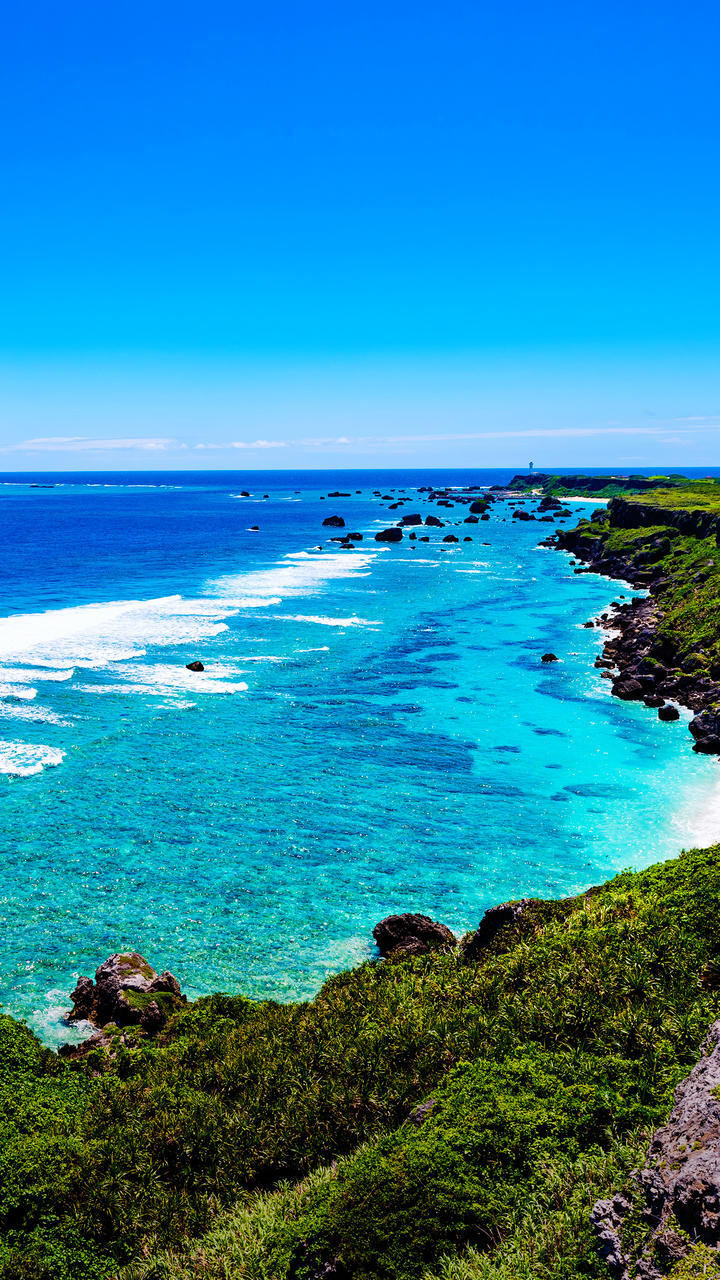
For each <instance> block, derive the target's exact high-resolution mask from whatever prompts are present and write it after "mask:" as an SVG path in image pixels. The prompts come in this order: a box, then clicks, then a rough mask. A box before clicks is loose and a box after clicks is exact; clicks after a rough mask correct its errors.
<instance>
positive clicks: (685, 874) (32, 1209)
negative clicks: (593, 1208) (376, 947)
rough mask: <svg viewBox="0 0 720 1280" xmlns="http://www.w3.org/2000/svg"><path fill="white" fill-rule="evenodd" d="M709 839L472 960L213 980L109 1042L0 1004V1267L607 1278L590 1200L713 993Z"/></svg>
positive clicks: (719, 871) (563, 908) (516, 930)
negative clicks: (74, 1050) (253, 989)
mask: <svg viewBox="0 0 720 1280" xmlns="http://www.w3.org/2000/svg"><path fill="white" fill-rule="evenodd" d="M718 854H720V849H718V848H714V849H710V850H705V851H694V852H692V853H689V854H685V855H683V856H682V857H681V858H680V859H678V860H677V861H674V862H671V863H667V864H665V865H662V866H658V867H655V868H651V869H650V870H649V871H646V872H643V873H641V874H637V875H631V874H626V875H624V876H620V877H618V878H617V879H616V880H614V881H612V882H610V884H608V885H606V886H604V887H603V888H601V889H600V890H597V891H594V892H592V893H591V894H590V895H587V896H585V897H583V898H581V899H577V900H569V901H566V902H563V903H548V904H543V903H537V904H535V906H534V908H533V909H532V910H531V911H530V912H529V913H528V915H527V916H526V918H525V919H524V921H521V922H520V923H518V924H516V925H513V926H509V927H508V930H507V931H506V933H505V935H502V934H501V935H500V936H499V938H498V939H497V940H496V942H495V943H494V944H493V950H492V953H490V954H488V955H487V956H486V957H485V958H484V959H483V961H482V962H481V963H474V964H467V963H463V962H462V960H461V959H460V958H459V956H457V955H436V956H430V957H427V958H419V959H409V960H404V961H402V962H395V963H388V962H385V963H377V964H366V965H364V966H362V967H361V968H359V969H357V970H355V971H353V972H350V973H343V974H340V975H338V976H337V977H335V978H333V979H332V980H331V981H330V982H328V983H327V984H326V985H325V987H324V988H323V989H322V991H321V992H320V994H319V995H318V997H317V998H316V999H315V1000H314V1001H312V1002H311V1003H308V1004H298V1005H277V1004H273V1003H253V1002H249V1001H245V1000H243V999H240V998H231V997H226V996H216V997H212V998H210V999H207V1000H201V1001H197V1002H196V1003H195V1004H193V1005H190V1006H188V1007H187V1008H186V1009H185V1010H183V1011H182V1012H180V1013H179V1014H178V1015H176V1017H175V1018H174V1020H173V1022H172V1023H171V1025H170V1027H169V1029H168V1030H167V1031H166V1032H165V1033H164V1034H163V1036H162V1038H161V1039H160V1040H157V1041H147V1040H144V1039H143V1037H142V1035H141V1034H140V1033H132V1035H134V1036H135V1037H136V1038H135V1041H134V1042H131V1043H130V1044H129V1045H125V1046H119V1047H118V1049H117V1052H116V1053H115V1055H114V1056H112V1055H111V1056H110V1057H109V1058H108V1057H107V1055H106V1056H104V1057H103V1056H102V1055H100V1054H98V1056H97V1058H96V1059H95V1060H90V1061H89V1062H86V1063H81V1062H78V1063H68V1062H63V1061H62V1060H59V1059H57V1058H56V1057H54V1056H53V1055H51V1054H49V1053H47V1052H46V1051H44V1050H42V1049H41V1048H40V1046H39V1045H38V1044H37V1042H36V1041H35V1040H34V1039H33V1037H32V1036H31V1035H30V1033H29V1032H28V1031H27V1030H26V1029H24V1028H22V1027H20V1026H19V1025H18V1024H17V1023H14V1022H12V1021H11V1020H10V1019H3V1020H2V1024H1V1025H0V1054H1V1055H2V1056H1V1059H0V1060H1V1061H2V1067H3V1070H2V1092H1V1094H0V1116H1V1117H2V1120H1V1123H2V1143H1V1154H0V1240H1V1241H2V1243H0V1276H3V1277H4V1278H5V1280H11V1278H12V1280H16V1278H18V1277H19V1278H21V1280H22V1278H24V1277H27V1278H32V1280H40V1278H43V1280H50V1278H51V1277H52V1280H71V1278H72V1280H75V1277H77V1276H79V1275H82V1276H83V1277H90V1278H92V1277H105V1276H111V1275H115V1274H117V1273H118V1271H119V1270H120V1268H121V1267H122V1266H123V1265H125V1266H129V1269H128V1270H127V1271H126V1275H127V1276H128V1277H131V1276H140V1275H142V1276H146V1277H150V1276H155V1277H160V1276H172V1277H180V1276H183V1277H185V1276H191V1275H197V1276H204V1277H216V1276H217V1277H219V1276H230V1275H232V1276H238V1277H244V1276H247V1277H265V1278H267V1280H269V1278H270V1277H272V1280H284V1278H287V1280H290V1278H291V1277H293V1278H295V1280H313V1278H314V1277H319V1276H326V1277H328V1278H330V1277H333V1276H334V1277H347V1276H352V1277H353V1278H355V1277H357V1278H358V1280H360V1278H361V1277H366V1278H367V1280H370V1278H373V1280H375V1278H377V1280H410V1278H413V1277H417V1278H418V1280H420V1277H422V1276H425V1275H430V1276H433V1277H438V1278H440V1277H447V1280H451V1278H452V1280H469V1277H474V1276H478V1277H488V1278H489V1277H491V1276H493V1277H497V1278H498V1280H500V1278H501V1277H504V1276H505V1275H508V1276H509V1275H513V1276H522V1275H527V1276H528V1277H529V1276H547V1277H552V1278H553V1280H561V1278H563V1280H565V1278H566V1277H570V1276H581V1275H587V1276H592V1275H599V1274H600V1272H599V1271H598V1269H597V1266H596V1263H595V1261H594V1257H593V1252H592V1248H591V1243H590V1240H589V1236H588V1228H587V1212H588V1209H589V1205H590V1203H591V1201H592V1199H593V1198H594V1197H595V1196H596V1194H600V1193H601V1192H602V1190H603V1189H604V1188H605V1187H606V1185H607V1186H611V1185H613V1184H614V1183H615V1182H616V1180H617V1176H618V1170H620V1169H623V1168H625V1167H626V1166H627V1164H628V1162H632V1159H633V1150H634V1148H635V1147H636V1144H637V1141H638V1135H639V1134H642V1133H643V1131H645V1130H647V1129H648V1127H650V1126H652V1125H654V1124H656V1123H657V1122H659V1121H660V1120H661V1119H662V1118H663V1116H664V1115H665V1114H666V1113H667V1109H668V1105H669V1101H670V1098H671V1094H672V1090H673V1087H674V1085H675V1084H676V1082H677V1081H678V1079H680V1078H681V1077H682V1076H683V1075H684V1074H685V1073H686V1072H687V1069H688V1068H689V1066H690V1065H691V1064H692V1062H693V1060H694V1058H695V1057H696V1054H697V1050H698V1046H699V1044H700V1042H701V1040H702V1038H703V1035H704V1032H705V1029H706V1027H707V1025H708V1022H709V1021H710V1020H711V1018H712V1017H713V1016H714V1015H715V1014H716V1010H717V1003H718V1001H717V997H716V996H715V995H714V994H713V993H711V992H707V991H705V990H704V989H703V988H702V987H701V986H700V985H699V984H698V976H699V974H700V972H701V970H702V968H703V966H704V965H705V964H706V962H707V961H708V960H709V959H711V958H713V957H714V956H715V955H716V952H717V950H718V935H717V918H718V911H719V909H720V861H719V859H718ZM430 1103H431V1104H432V1105H426V1104H430ZM208 1231H211V1233H212V1234H211V1235H209V1236H208V1237H207V1238H205V1239H203V1241H202V1242H201V1244H200V1245H193V1244H192V1240H193V1238H195V1237H198V1236H201V1235H202V1234H203V1233H207V1232H208ZM168 1254H169V1256H168ZM453 1258H454V1259H456V1262H452V1259H453ZM508 1267H510V1270H507V1268H508ZM223 1268H225V1270H223ZM503 1268H505V1270H503Z"/></svg>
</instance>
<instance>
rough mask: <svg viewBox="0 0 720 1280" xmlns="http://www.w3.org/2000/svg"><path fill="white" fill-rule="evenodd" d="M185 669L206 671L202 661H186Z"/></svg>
mask: <svg viewBox="0 0 720 1280" xmlns="http://www.w3.org/2000/svg"><path fill="white" fill-rule="evenodd" d="M185 670H186V671H204V670H205V668H204V666H203V664H202V662H186V663H185Z"/></svg>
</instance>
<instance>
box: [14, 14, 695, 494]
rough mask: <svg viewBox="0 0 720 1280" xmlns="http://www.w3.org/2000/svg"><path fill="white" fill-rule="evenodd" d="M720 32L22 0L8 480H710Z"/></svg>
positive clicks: (582, 17)
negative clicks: (273, 473)
mask: <svg viewBox="0 0 720 1280" xmlns="http://www.w3.org/2000/svg"><path fill="white" fill-rule="evenodd" d="M719 35H720V10H718V7H717V4H716V3H715V2H714V0H712V2H711V0H707V2H706V3H696V2H695V0H690V3H684V4H679V3H674V4H669V3H666V0H652V3H649V2H647V0H632V3H628V0H623V2H622V3H619V2H618V0H604V3H603V4H588V3H582V2H578V0H558V2H556V3H543V2H542V0H539V2H538V0H533V2H532V3H530V2H529V0H522V2H520V3H518V2H516V3H512V0H509V2H508V0H505V2H504V3H501V0H495V2H494V3H492V4H489V3H486V2H484V0H472V2H468V3H464V2H463V3H460V2H458V0H442V3H440V2H439V0H437V2H436V3H432V4H431V3H428V2H427V0H414V2H413V3H412V4H410V3H406V2H405V0H382V3H380V2H379V0H363V3H362V4H358V3H355V2H354V0H344V2H343V3H338V0H334V2H333V3H330V2H329V0H322V2H318V0H305V2H304V3H303V4H299V3H294V4H293V3H289V2H288V0H279V2H276V3H272V0H269V3H266V4H264V5H259V4H252V5H251V4H248V3H244V2H243V0H204V2H203V3H202V4H199V3H198V2H197V0H193V3H188V2H187V0H172V3H170V2H169V0H144V2H143V3H142V4H139V3H138V2H137V0H126V2H125V3H124V4H122V5H120V4H118V3H107V2H106V3H103V4H98V3H97V0H94V2H93V3H89V2H88V0H73V3H72V4H69V5H58V4H57V0H52V3H51V2H49V0H45V2H41V3H38V2H36V0H24V3H23V4H21V5H20V4H18V5H14V6H11V5H7V6H6V7H5V11H4V14H3V27H2V45H1V48H2V53H1V54H0V58H1V59H2V75H1V76H0V112H1V114H2V120H3V128H2V133H1V135H0V138H1V143H0V145H1V147H2V154H1V156H0V183H1V184H2V193H1V198H0V281H1V284H0V289H1V294H0V296H1V297H2V307H1V308H0V470H11V469H17V470H22V469H25V468H33V469H35V468H43V467H46V468H47V469H55V468H59V467H67V468H71V469H77V468H81V467H88V468H102V469H109V468H123V469H124V468H129V467H136V466H137V467H142V468H149V467H153V466H157V467H162V468H165V467H175V466H179V467H202V466H207V467H214V468H217V467H224V466H228V467H244V466H248V467H263V468H265V467H268V466H277V467H294V466H308V467H319V466H335V465H342V466H366V467H370V466H374V465H376V464H377V465H382V466H399V467H405V466H422V465H426V464H427V465H435V464H443V465H456V466H492V465H510V466H513V465H516V464H518V465H524V464H525V462H526V461H528V460H529V458H531V457H532V458H533V459H534V461H535V463H536V465H537V466H538V467H541V466H542V465H543V464H557V463H566V464H568V465H578V464H582V463H586V464H588V465H598V466H599V465H604V464H606V463H607V464H614V465H618V466H619V465H622V466H632V465H633V464H637V465H640V464H648V465H652V464H654V463H658V464H666V463H667V464H674V465H681V464H686V465H704V464H719V463H720V385H719V364H718V358H717V357H718V339H719V338H720V237H719V235H718V228H719V227H720V199H719V195H720V164H719V163H718V160H719V148H718V142H719V137H720V129H719V125H720V95H719V94H718V65H719V62H720V47H719V40H718V37H719Z"/></svg>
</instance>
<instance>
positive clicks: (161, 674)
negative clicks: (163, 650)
mask: <svg viewBox="0 0 720 1280" xmlns="http://www.w3.org/2000/svg"><path fill="white" fill-rule="evenodd" d="M106 670H107V671H109V672H110V673H111V674H112V675H115V676H117V677H119V678H120V680H121V681H122V683H121V684H102V683H100V682H98V683H97V684H91V685H76V686H75V687H76V689H78V690H79V691H80V692H82V693H108V692H112V693H147V694H151V695H153V696H161V697H167V695H168V694H173V693H177V692H180V693H244V692H245V690H246V689H247V684H246V683H245V681H244V680H236V679H234V678H228V677H235V676H237V675H240V674H242V673H241V672H240V671H238V669H237V668H232V669H230V668H227V667H223V666H221V665H220V664H219V663H218V664H217V665H216V667H215V668H214V669H213V668H212V667H206V669H205V671H188V670H187V669H186V668H185V667H182V666H179V665H178V666H176V665H175V664H173V663H161V662H158V663H152V662H123V663H108V664H107V667H106Z"/></svg>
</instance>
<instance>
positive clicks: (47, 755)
mask: <svg viewBox="0 0 720 1280" xmlns="http://www.w3.org/2000/svg"><path fill="white" fill-rule="evenodd" d="M64 758H65V752H64V751H61V750H60V748H59V747H45V746H35V745H31V744H30V743H29V742H4V741H2V740H0V773H9V774H14V775H16V776H17V777H21V778H27V777H29V776H30V774H31V773H42V771H43V769H45V768H47V767H48V766H50V765H56V764H60V763H61V762H62V761H63V760H64Z"/></svg>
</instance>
